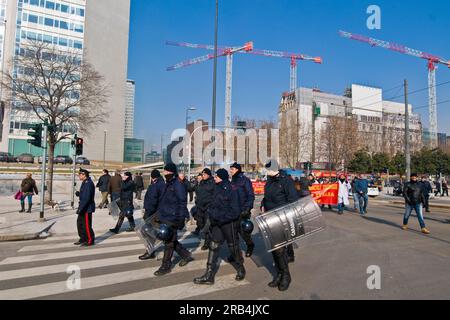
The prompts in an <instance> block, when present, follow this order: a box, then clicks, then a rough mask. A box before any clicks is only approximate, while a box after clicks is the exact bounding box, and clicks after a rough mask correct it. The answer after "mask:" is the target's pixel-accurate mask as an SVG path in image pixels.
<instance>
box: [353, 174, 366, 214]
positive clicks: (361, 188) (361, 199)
mask: <svg viewBox="0 0 450 320" xmlns="http://www.w3.org/2000/svg"><path fill="white" fill-rule="evenodd" d="M355 191H356V194H357V198H358V199H357V200H358V205H359V212H360V214H361V215H362V216H363V215H365V214H367V206H368V204H369V196H368V193H369V182H368V181H367V179H365V178H364V177H363V175H362V174H359V175H358V179H357V180H356V182H355Z"/></svg>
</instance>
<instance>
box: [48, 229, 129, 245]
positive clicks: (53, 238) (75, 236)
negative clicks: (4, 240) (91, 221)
mask: <svg viewBox="0 0 450 320" xmlns="http://www.w3.org/2000/svg"><path fill="white" fill-rule="evenodd" d="M94 231H95V230H94ZM95 233H96V234H98V233H99V232H98V231H95ZM130 234H132V233H125V232H124V233H119V234H114V235H113V234H112V233H110V234H109V236H108V235H106V236H99V237H97V239H108V238H109V237H111V238H115V239H117V238H127V237H129V236H130ZM78 238H79V236H78V234H75V233H74V234H73V235H71V236H51V237H48V238H46V239H44V240H42V242H53V241H65V240H70V241H72V242H75V241H76V240H78Z"/></svg>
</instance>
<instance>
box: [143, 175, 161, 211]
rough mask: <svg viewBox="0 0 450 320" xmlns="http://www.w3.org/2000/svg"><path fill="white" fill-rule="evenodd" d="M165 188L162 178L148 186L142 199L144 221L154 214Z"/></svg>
mask: <svg viewBox="0 0 450 320" xmlns="http://www.w3.org/2000/svg"><path fill="white" fill-rule="evenodd" d="M165 188H166V183H165V182H164V179H163V178H162V177H159V178H157V179H155V180H154V181H152V182H151V184H150V185H149V186H148V188H147V193H146V194H145V198H144V209H145V214H144V220H145V219H147V218H148V217H150V216H152V215H153V214H155V212H156V210H157V209H158V206H159V204H160V202H161V199H162V196H163V194H164V189H165Z"/></svg>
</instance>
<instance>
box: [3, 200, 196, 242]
mask: <svg viewBox="0 0 450 320" xmlns="http://www.w3.org/2000/svg"><path fill="white" fill-rule="evenodd" d="M67 199H68V196H67V195H66V194H55V196H54V200H55V201H56V202H59V203H60V205H59V209H56V210H54V209H52V208H51V207H47V206H46V208H45V213H44V217H45V222H39V211H40V205H39V198H38V197H34V198H33V202H34V203H33V210H32V213H31V214H30V213H19V210H20V202H19V201H17V200H14V199H13V197H12V196H0V203H1V205H0V242H2V241H21V240H33V239H44V238H47V237H49V236H52V235H76V234H77V215H76V210H73V209H72V208H71V207H70V200H67ZM75 201H76V202H75V206H77V204H78V198H76V199H75ZM100 201H101V196H100V195H99V194H98V193H97V197H96V201H95V203H96V204H99V203H100ZM134 202H135V211H134V219H135V220H136V224H137V225H139V224H140V223H141V222H142V216H143V212H142V207H143V201H141V200H135V201H134ZM192 206H193V203H188V209H191V207H192ZM25 208H28V205H27V203H26V202H25ZM116 221H117V220H116V219H115V218H114V217H112V216H110V215H109V211H108V209H96V211H95V213H94V214H93V222H92V227H93V229H94V232H95V234H96V235H101V234H104V233H106V232H108V231H109V229H111V228H113V227H114V226H115V224H116ZM186 227H187V228H188V227H189V226H186ZM125 228H128V221H127V219H125V222H124V223H123V227H122V229H125ZM76 240H78V239H77V237H76V236H74V241H76Z"/></svg>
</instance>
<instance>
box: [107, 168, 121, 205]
mask: <svg viewBox="0 0 450 320" xmlns="http://www.w3.org/2000/svg"><path fill="white" fill-rule="evenodd" d="M121 191H122V176H121V175H120V170H119V169H117V170H116V173H115V174H114V177H111V179H110V181H109V194H110V195H111V202H114V201H116V200H117V199H119V198H120V192H121Z"/></svg>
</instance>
